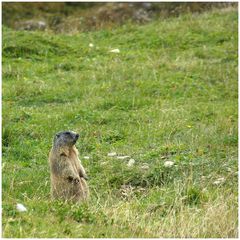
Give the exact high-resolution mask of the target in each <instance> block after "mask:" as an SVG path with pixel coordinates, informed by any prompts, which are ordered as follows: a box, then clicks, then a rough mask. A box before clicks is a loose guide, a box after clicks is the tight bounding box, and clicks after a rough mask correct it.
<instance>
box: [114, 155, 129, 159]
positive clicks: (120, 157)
mask: <svg viewBox="0 0 240 240" xmlns="http://www.w3.org/2000/svg"><path fill="white" fill-rule="evenodd" d="M127 158H130V156H127V155H126V156H117V159H121V160H124V159H127Z"/></svg>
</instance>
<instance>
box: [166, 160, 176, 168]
mask: <svg viewBox="0 0 240 240" xmlns="http://www.w3.org/2000/svg"><path fill="white" fill-rule="evenodd" d="M173 165H174V162H172V161H166V162H165V163H164V167H172V166H173Z"/></svg>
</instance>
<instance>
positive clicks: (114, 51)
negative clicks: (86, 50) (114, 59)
mask: <svg viewBox="0 0 240 240" xmlns="http://www.w3.org/2000/svg"><path fill="white" fill-rule="evenodd" d="M109 52H111V53H120V50H119V49H118V48H116V49H113V50H110V51H109Z"/></svg>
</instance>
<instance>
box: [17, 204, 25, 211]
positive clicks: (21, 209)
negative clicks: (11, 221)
mask: <svg viewBox="0 0 240 240" xmlns="http://www.w3.org/2000/svg"><path fill="white" fill-rule="evenodd" d="M17 210H18V211H19V212H26V211H27V209H26V207H24V206H23V204H21V203H17Z"/></svg>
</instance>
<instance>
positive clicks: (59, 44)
mask: <svg viewBox="0 0 240 240" xmlns="http://www.w3.org/2000/svg"><path fill="white" fill-rule="evenodd" d="M237 25H238V13H237V10H236V9H229V10H228V11H223V10H215V11H212V12H209V13H204V14H201V15H183V16H181V17H179V18H170V19H166V20H161V21H155V22H152V23H149V24H147V25H143V26H137V25H131V24H127V25H124V26H122V27H119V28H116V29H114V30H112V31H111V30H100V31H96V32H88V33H81V34H77V35H51V34H48V33H42V32H39V33H38V32H21V31H13V30H10V29H8V28H5V27H4V28H3V51H2V54H3V65H2V73H3V82H2V88H3V90H2V94H3V96H2V101H3V111H2V112H3V120H2V123H3V132H2V140H3V142H2V155H3V158H2V205H3V210H2V213H3V219H2V223H3V227H2V229H3V237H11V238H19V237H21V238H26V237H28V238H46V237H49V238H54V237H61V238H65V237H75V238H78V237H79V238H80V237H192V238H194V237H202V238H204V237H208V238H210V237H218V238H223V237H232V238H234V237H237V221H238V220H237V217H238V216H237V208H238V202H237V196H238V192H237V171H238V167H237V165H238V162H237V158H238V155H237V145H238V125H237V120H238V111H237V107H238V90H237V83H238V75H237V73H238V62H237V59H238V52H237V50H238V49H237V48H238V47H237V46H238V35H237V32H238V31H237ZM89 43H93V44H94V47H93V48H89V46H88V45H89ZM112 48H119V49H120V53H119V54H114V53H109V50H110V49H112ZM66 129H70V130H74V131H76V132H78V133H80V136H81V137H80V141H79V142H78V143H77V148H78V149H79V152H80V158H81V159H82V162H83V165H84V166H85V168H86V171H87V173H88V175H89V177H90V180H89V186H90V192H91V199H90V201H89V202H88V203H85V204H80V205H71V204H67V203H61V202H54V201H52V200H51V198H50V182H49V181H50V179H49V168H48V153H49V150H50V148H51V144H52V138H53V136H54V134H55V133H56V132H58V131H60V130H66ZM113 151H115V152H117V153H118V154H119V155H129V156H131V157H132V158H134V159H135V164H134V166H133V167H128V166H127V162H128V160H120V159H117V158H115V157H108V156H107V154H108V153H109V152H113ZM83 156H89V157H90V159H89V160H87V159H84V158H83ZM165 161H173V162H174V166H172V167H170V168H166V167H164V162H165ZM144 163H147V164H148V166H149V169H145V170H144V169H142V168H141V166H142V165H144ZM220 177H224V179H225V181H224V182H223V183H221V184H219V185H214V182H215V181H216V180H217V179H218V178H220ZM16 203H22V204H24V205H25V206H26V207H27V209H28V211H27V212H25V213H19V212H17V211H16V207H15V205H16Z"/></svg>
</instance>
